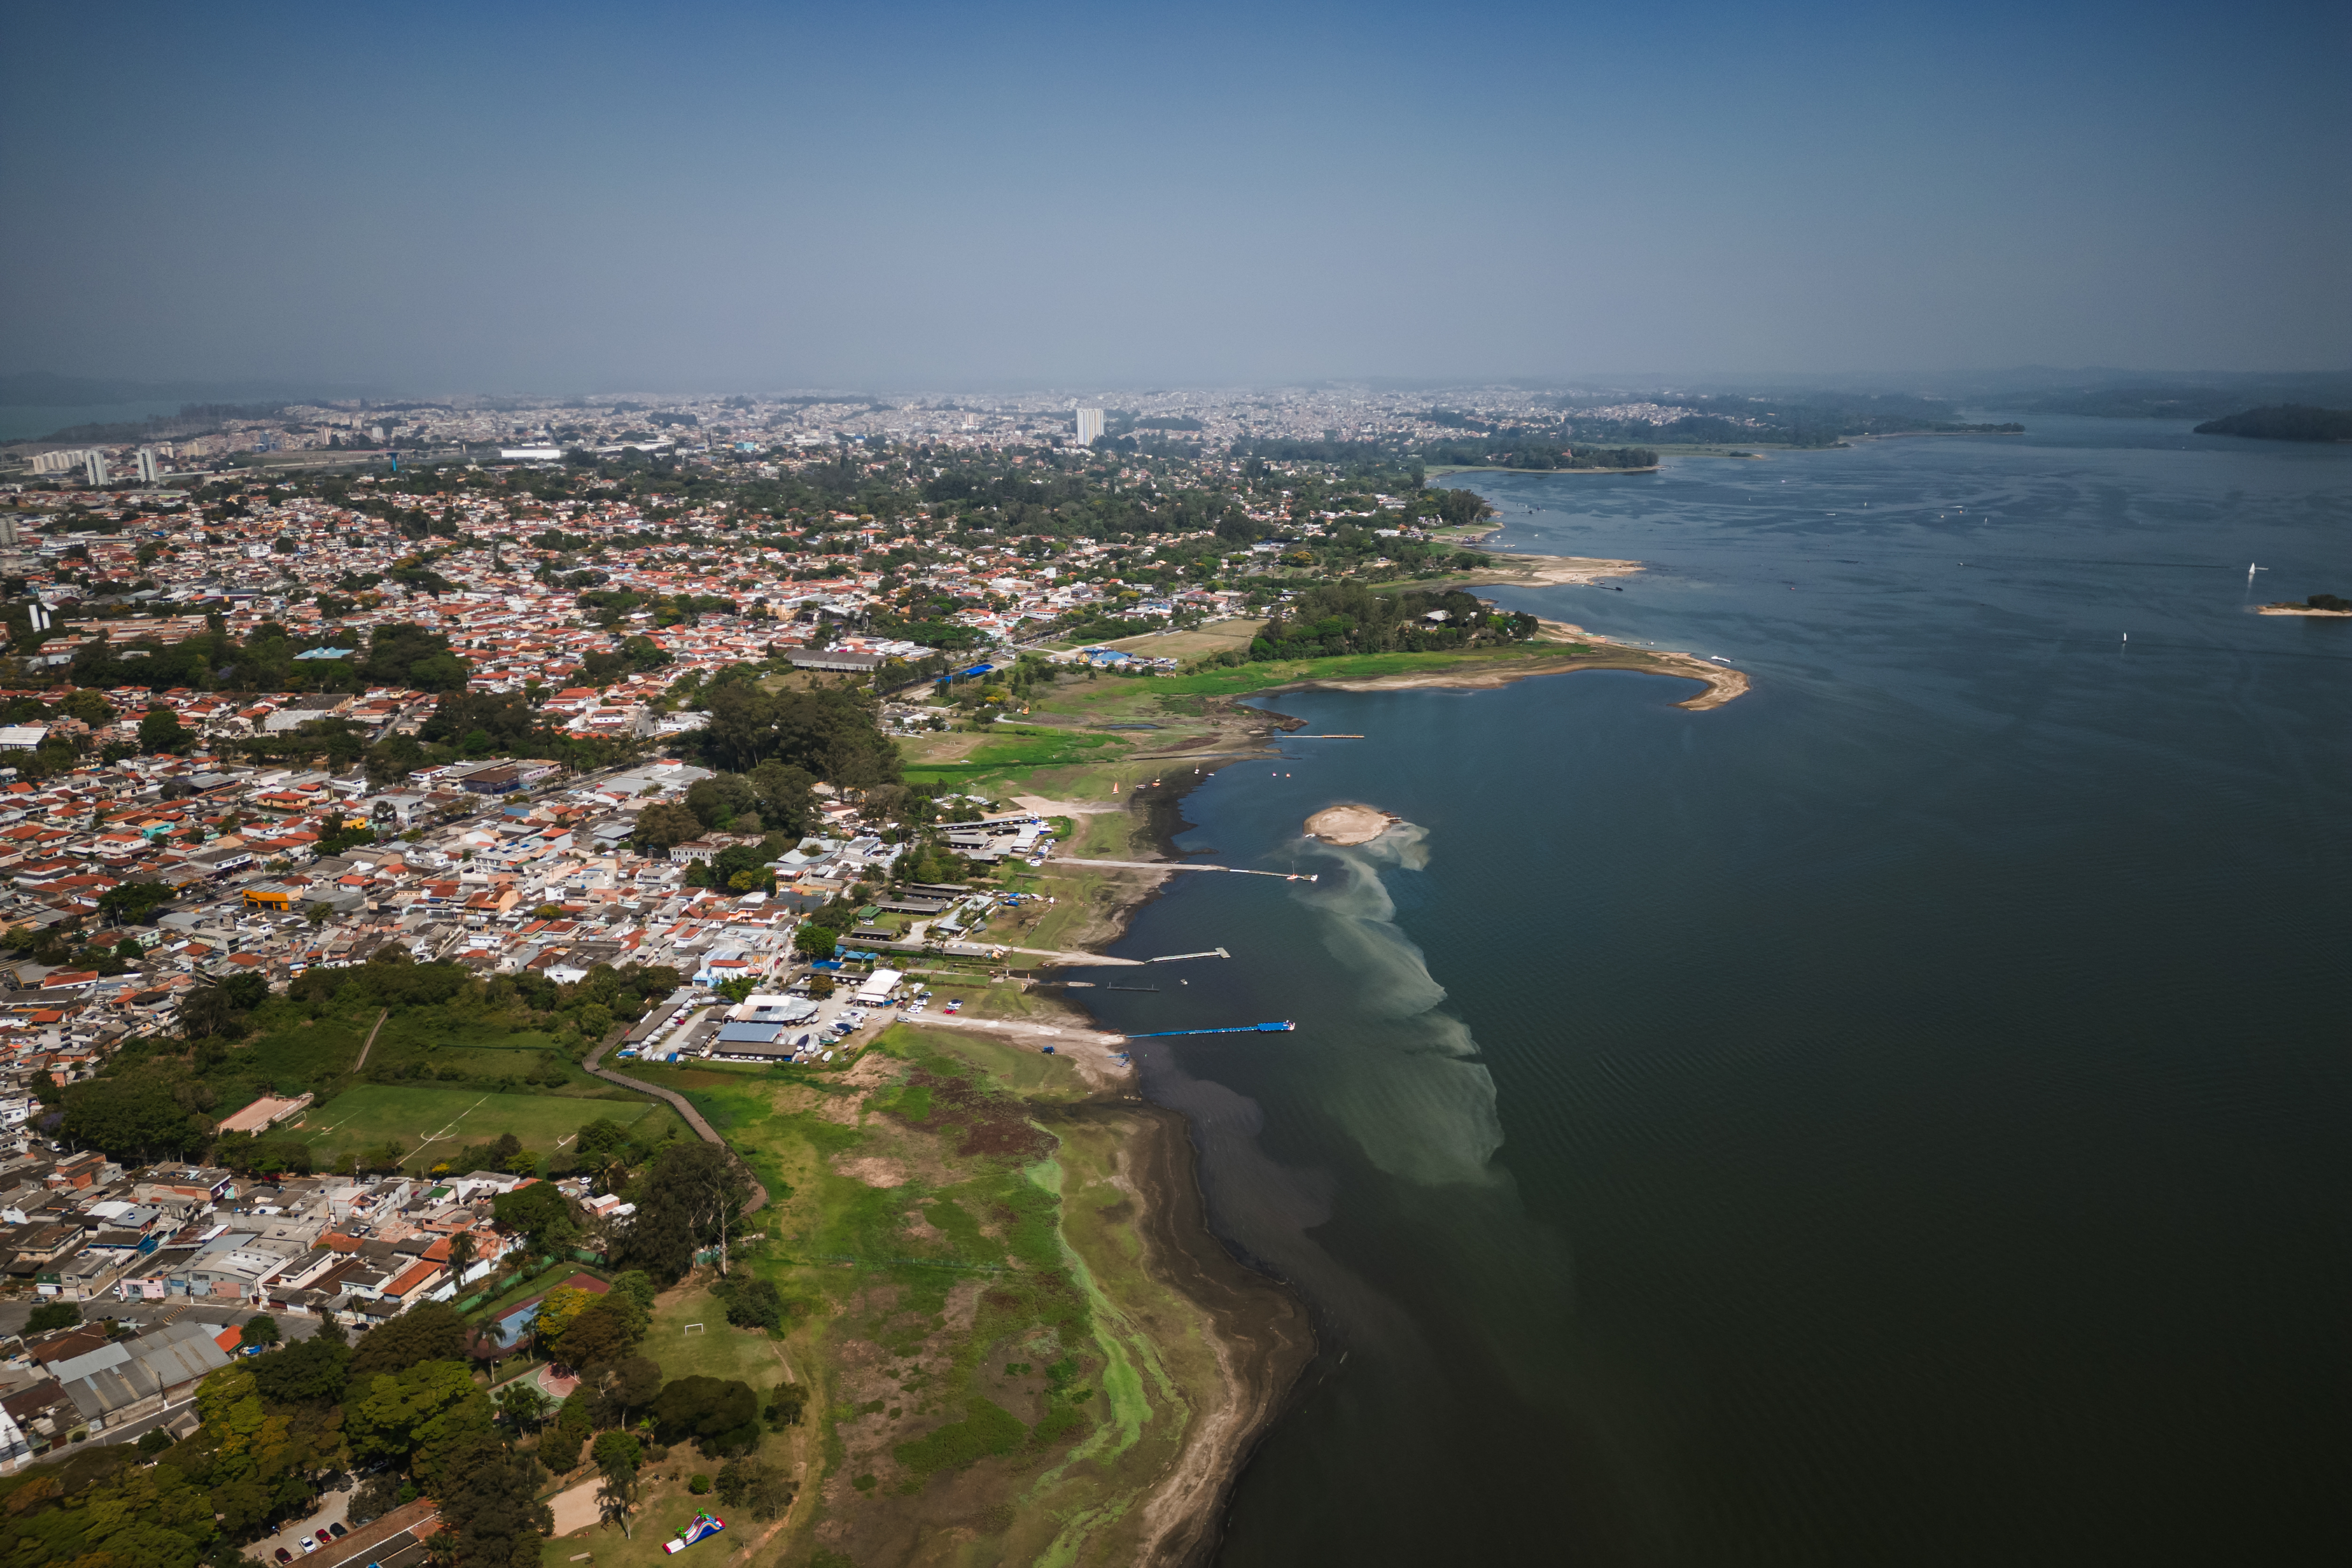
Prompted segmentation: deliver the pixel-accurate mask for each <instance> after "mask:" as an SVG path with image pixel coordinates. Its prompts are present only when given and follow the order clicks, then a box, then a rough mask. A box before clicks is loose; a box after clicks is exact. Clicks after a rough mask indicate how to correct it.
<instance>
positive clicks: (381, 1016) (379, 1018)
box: [352, 1007, 392, 1072]
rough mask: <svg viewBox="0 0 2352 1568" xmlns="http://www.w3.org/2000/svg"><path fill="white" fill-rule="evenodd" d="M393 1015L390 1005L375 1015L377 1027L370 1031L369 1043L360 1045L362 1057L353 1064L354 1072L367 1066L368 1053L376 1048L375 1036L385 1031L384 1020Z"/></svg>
mask: <svg viewBox="0 0 2352 1568" xmlns="http://www.w3.org/2000/svg"><path fill="white" fill-rule="evenodd" d="M391 1016H392V1009H391V1008H389V1007H386V1008H385V1009H384V1010H383V1012H381V1013H378V1014H377V1015H376V1016H375V1027H374V1028H373V1029H370V1030H369V1031H368V1037H367V1043H366V1044H365V1045H363V1046H362V1047H360V1059H359V1060H357V1061H355V1062H353V1063H352V1071H353V1072H357V1071H359V1070H360V1069H361V1068H363V1067H365V1066H367V1054H368V1053H369V1052H370V1051H372V1050H373V1049H375V1037H377V1036H378V1035H381V1034H382V1033H383V1021H384V1020H385V1019H386V1018H389V1017H391Z"/></svg>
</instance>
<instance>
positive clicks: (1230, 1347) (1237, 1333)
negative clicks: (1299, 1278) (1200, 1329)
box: [1118, 1103, 1315, 1568]
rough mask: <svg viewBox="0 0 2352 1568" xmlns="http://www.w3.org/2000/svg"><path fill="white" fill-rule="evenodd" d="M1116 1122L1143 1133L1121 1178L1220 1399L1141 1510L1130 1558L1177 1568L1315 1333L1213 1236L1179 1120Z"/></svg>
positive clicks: (1296, 1308)
mask: <svg viewBox="0 0 2352 1568" xmlns="http://www.w3.org/2000/svg"><path fill="white" fill-rule="evenodd" d="M1118 1114H1120V1115H1122V1116H1124V1117H1129V1118H1132V1119H1134V1121H1136V1122H1137V1123H1138V1124H1139V1126H1138V1135H1137V1136H1135V1137H1133V1138H1131V1139H1130V1140H1129V1142H1128V1144H1127V1157H1126V1163H1125V1164H1124V1166H1123V1169H1122V1171H1121V1176H1122V1178H1123V1181H1122V1184H1125V1185H1128V1186H1129V1189H1130V1191H1132V1192H1133V1194H1134V1195H1135V1199H1136V1213H1137V1216H1138V1217H1137V1222H1136V1231H1137V1234H1138V1236H1139V1237H1140V1238H1141V1239H1142V1242H1143V1246H1144V1251H1145V1254H1146V1256H1147V1258H1149V1259H1150V1268H1151V1269H1152V1271H1153V1272H1154V1273H1155V1274H1157V1275H1158V1276H1159V1277H1160V1279H1162V1280H1164V1281H1165V1282H1166V1283H1167V1284H1168V1285H1169V1287H1170V1288H1171V1289H1175V1290H1177V1291H1179V1292H1181V1294H1182V1295H1183V1296H1184V1297H1185V1298H1186V1299H1187V1300H1190V1301H1192V1303H1193V1304H1194V1305H1195V1306H1197V1307H1198V1308H1199V1309H1200V1310H1201V1311H1202V1313H1203V1314H1204V1315H1205V1316H1206V1317H1207V1318H1208V1320H1209V1321H1210V1323H1211V1325H1212V1326H1213V1334H1212V1336H1211V1337H1212V1339H1213V1343H1214V1345H1215V1349H1216V1357H1217V1367H1218V1372H1219V1373H1220V1381H1221V1383H1222V1384H1223V1395H1224V1396H1223V1399H1222V1400H1221V1401H1220V1402H1219V1404H1218V1405H1216V1406H1215V1407H1214V1408H1210V1409H1198V1410H1195V1411H1194V1412H1193V1426H1192V1431H1191V1433H1189V1434H1188V1435H1187V1438H1186V1441H1185V1444H1184V1447H1183V1450H1182V1452H1181V1454H1180V1455H1179V1457H1178V1458H1177V1459H1176V1462H1175V1463H1173V1464H1172V1465H1171V1466H1170V1467H1169V1468H1168V1469H1167V1470H1166V1472H1165V1473H1164V1474H1163V1475H1162V1477H1161V1478H1160V1480H1159V1482H1158V1483H1157V1484H1156V1485H1155V1486H1153V1487H1152V1489H1150V1492H1149V1493H1147V1494H1146V1495H1145V1497H1144V1499H1143V1501H1142V1504H1141V1508H1140V1513H1141V1516H1142V1519H1143V1521H1144V1523H1145V1527H1146V1533H1145V1535H1144V1539H1143V1541H1142V1542H1141V1543H1140V1545H1141V1549H1140V1551H1139V1552H1138V1554H1137V1556H1136V1559H1135V1561H1137V1562H1139V1563H1159V1564H1167V1565H1169V1568H1175V1565H1177V1564H1182V1563H1200V1562H1204V1561H1206V1560H1207V1558H1208V1555H1209V1553H1210V1552H1211V1550H1212V1549H1213V1547H1214V1545H1215V1542H1216V1532H1217V1530H1218V1528H1219V1527H1220V1525H1221V1524H1222V1522H1223V1513H1224V1500H1225V1497H1226V1495H1227V1494H1228V1493H1229V1492H1231V1491H1232V1489H1233V1488H1234V1483H1235V1482H1237V1481H1238V1480H1240V1479H1241V1476H1242V1471H1243V1468H1244V1466H1245V1465H1246V1463H1247V1461H1248V1458H1249V1455H1250V1451H1251V1450H1252V1449H1253V1448H1255V1447H1256V1446H1257V1444H1258V1442H1259V1440H1260V1439H1262V1438H1263V1437H1264V1436H1265V1434H1266V1432H1267V1430H1268V1429H1270V1428H1271V1427H1272V1426H1273V1425H1274V1423H1275V1420H1276V1417H1277V1416H1278V1415H1281V1413H1282V1409H1283V1407H1284V1405H1286V1404H1287V1403H1288V1401H1289V1398H1290V1395H1291V1392H1292V1390H1293V1389H1295V1388H1296V1387H1297V1384H1298V1379H1299V1376H1300V1374H1301V1373H1304V1372H1305V1371H1306V1370H1307V1363H1310V1362H1311V1361H1313V1360H1314V1358H1315V1330H1314V1325H1313V1323H1312V1321H1310V1319H1309V1317H1308V1314H1307V1303H1306V1302H1305V1300H1303V1299H1301V1298H1300V1297H1299V1296H1298V1295H1297V1293H1296V1292H1294V1291H1293V1290H1291V1289H1290V1288H1289V1287H1287V1286H1286V1285H1284V1284H1282V1283H1281V1282H1280V1281H1279V1280H1276V1279H1272V1278H1270V1277H1269V1276H1266V1275H1264V1274H1261V1273H1259V1272H1258V1271H1257V1270H1256V1269H1255V1268H1250V1267H1249V1266H1248V1265H1247V1264H1244V1263H1243V1262H1241V1261H1240V1260H1239V1259H1237V1258H1234V1255H1233V1254H1232V1253H1231V1252H1230V1251H1228V1250H1227V1249H1226V1247H1225V1245H1224V1243H1223V1242H1222V1241H1220V1240H1218V1239H1217V1237H1216V1233H1215V1232H1214V1231H1213V1230H1212V1229H1210V1227H1209V1205H1208V1199H1207V1197H1206V1195H1205V1194H1203V1192H1202V1187H1201V1173H1200V1156H1199V1153H1198V1152H1197V1151H1196V1150H1195V1149H1194V1148H1193V1146H1192V1125H1191V1123H1190V1122H1189V1121H1186V1119H1185V1117H1184V1115H1183V1113H1182V1112H1181V1111H1178V1110H1170V1109H1168V1108H1167V1107H1165V1106H1159V1105H1151V1104H1148V1103H1147V1104H1142V1105H1135V1106H1128V1107H1124V1108H1122V1109H1121V1110H1120V1111H1119V1112H1118Z"/></svg>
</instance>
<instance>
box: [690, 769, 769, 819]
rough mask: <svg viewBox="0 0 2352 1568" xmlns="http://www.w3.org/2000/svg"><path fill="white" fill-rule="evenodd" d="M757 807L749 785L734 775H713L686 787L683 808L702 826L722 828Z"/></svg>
mask: <svg viewBox="0 0 2352 1568" xmlns="http://www.w3.org/2000/svg"><path fill="white" fill-rule="evenodd" d="M758 804H759V795H757V794H756V793H755V792H754V791H753V790H752V788H751V784H748V783H747V782H745V781H744V780H743V779H742V778H741V777H740V776H739V775H738V774H735V773H713V774H711V775H710V776H709V778H707V779H697V780H695V781H694V783H693V784H689V785H688V786H687V791H686V809H687V810H688V811H690V812H692V813H693V814H694V816H695V820H696V821H698V822H699V823H701V824H702V826H705V827H725V826H728V825H729V824H730V823H731V822H732V821H733V820H734V819H735V818H736V817H737V816H740V815H741V814H742V813H744V812H747V811H750V810H751V809H752V808H753V807H754V806H756V805H758Z"/></svg>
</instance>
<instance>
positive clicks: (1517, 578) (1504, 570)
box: [1462, 527, 1643, 588]
mask: <svg viewBox="0 0 2352 1568" xmlns="http://www.w3.org/2000/svg"><path fill="white" fill-rule="evenodd" d="M1500 531H1501V529H1500V528H1499V527H1498V528H1497V529H1496V532H1500ZM1642 570H1643V565H1642V563H1640V562H1639V561H1617V560H1612V559H1611V558H1610V557H1607V556H1602V555H1518V554H1504V555H1497V556H1496V557H1495V558H1494V564H1493V565H1491V566H1481V567H1480V568H1478V570H1476V571H1475V572H1465V573H1464V574H1462V579H1463V581H1464V582H1465V583H1466V584H1471V585H1473V586H1476V585H1479V584H1502V585H1508V586H1512V587H1519V588H1549V587H1558V586H1559V585H1560V584H1567V583H1598V582H1600V581H1601V579H1602V578H1604V577H1630V576H1632V575H1633V574H1634V573H1636V572H1639V571H1642Z"/></svg>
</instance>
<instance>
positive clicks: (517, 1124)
mask: <svg viewBox="0 0 2352 1568" xmlns="http://www.w3.org/2000/svg"><path fill="white" fill-rule="evenodd" d="M598 1117H608V1118H610V1119H611V1120H613V1121H618V1122H621V1123H622V1124H624V1125H625V1126H627V1127H629V1128H630V1129H631V1130H632V1131H635V1132H637V1133H639V1134H641V1135H646V1136H649V1137H651V1138H659V1137H660V1136H661V1135H662V1134H663V1132H664V1131H666V1130H667V1129H671V1128H678V1129H682V1128H683V1126H684V1123H682V1122H681V1121H679V1120H678V1117H677V1112H676V1111H674V1110H671V1109H670V1108H669V1107H668V1106H667V1105H664V1104H663V1103H661V1102H660V1101H659V1100H643V1099H635V1098H632V1099H628V1100H579V1099H572V1098H568V1097H565V1096H562V1095H549V1094H543V1093H542V1094H498V1093H492V1092H487V1091H485V1090H482V1089H465V1088H457V1087H451V1086H442V1085H435V1086H433V1087H431V1088H424V1087H411V1086H409V1085H406V1084H381V1083H369V1084H362V1085H360V1086H359V1087H357V1088H355V1089H345V1090H344V1091H343V1092H342V1093H341V1094H338V1095H336V1096H335V1097H334V1098H333V1099H332V1100H329V1101H328V1102H327V1103H326V1104H325V1105H324V1106H321V1107H319V1108H317V1109H314V1110H311V1111H310V1113H309V1114H308V1115H307V1116H305V1117H304V1118H303V1119H302V1120H301V1121H299V1122H297V1123H295V1124H294V1125H293V1127H292V1129H291V1131H293V1133H294V1135H295V1136H297V1137H299V1138H302V1139H304V1140H305V1141H307V1142H309V1143H310V1157H311V1159H312V1161H313V1162H314V1163H318V1164H320V1165H321V1166H331V1165H332V1164H333V1163H334V1161H335V1159H336V1157H337V1156H338V1155H341V1154H344V1153H347V1152H351V1153H355V1152H358V1151H360V1150H361V1149H363V1148H368V1147H371V1146H373V1145H375V1144H379V1143H382V1142H383V1141H384V1140H385V1139H387V1138H396V1139H398V1140H399V1141H400V1142H401V1144H402V1145H403V1146H404V1148H406V1149H407V1150H408V1151H409V1152H408V1154H407V1156H406V1158H405V1159H404V1162H403V1163H404V1164H406V1165H410V1166H414V1165H415V1164H416V1163H418V1162H420V1161H422V1160H425V1158H427V1157H428V1155H431V1154H434V1153H437V1152H447V1153H449V1154H455V1153H456V1152H457V1151H458V1150H459V1149H461V1148H463V1147H465V1146H466V1145H467V1144H468V1143H487V1142H489V1141H491V1140H492V1139H494V1138H496V1137H498V1136H499V1134H500V1133H502V1132H511V1133H513V1134H514V1135H515V1136H516V1137H517V1138H520V1139H521V1140H522V1142H523V1146H524V1147H526V1148H529V1149H533V1150H537V1151H539V1152H541V1153H551V1152H553V1151H554V1150H555V1148H556V1147H557V1145H558V1143H559V1142H560V1141H561V1140H563V1139H567V1138H570V1137H572V1135H573V1134H575V1133H577V1132H578V1131H580V1129H581V1127H582V1126H583V1124H584V1123H586V1122H590V1121H595V1120H596V1119H597V1118H598Z"/></svg>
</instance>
